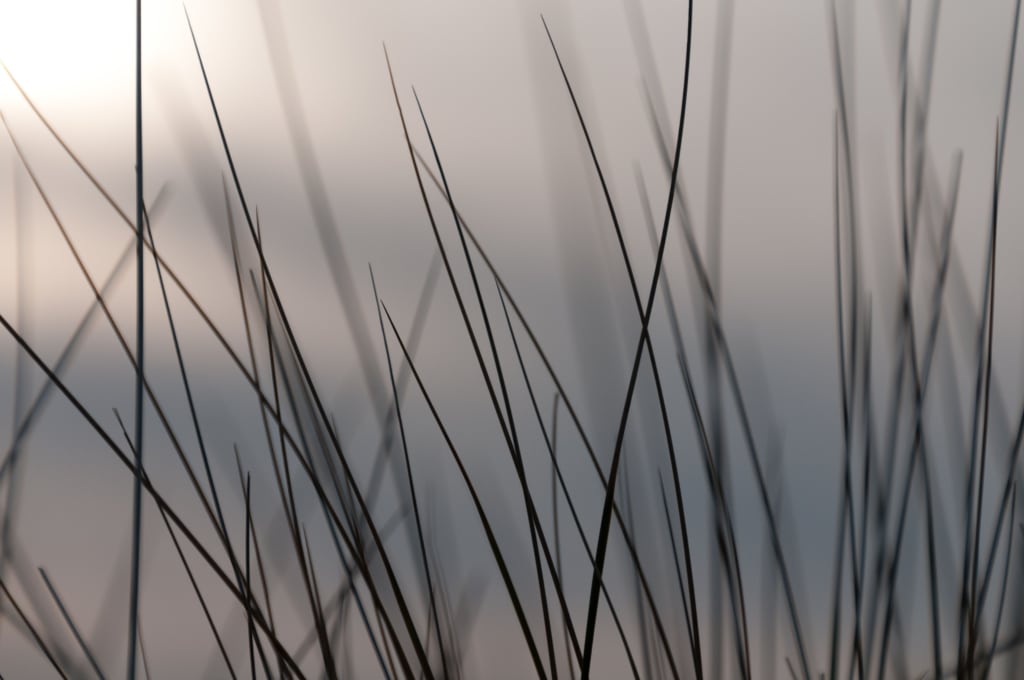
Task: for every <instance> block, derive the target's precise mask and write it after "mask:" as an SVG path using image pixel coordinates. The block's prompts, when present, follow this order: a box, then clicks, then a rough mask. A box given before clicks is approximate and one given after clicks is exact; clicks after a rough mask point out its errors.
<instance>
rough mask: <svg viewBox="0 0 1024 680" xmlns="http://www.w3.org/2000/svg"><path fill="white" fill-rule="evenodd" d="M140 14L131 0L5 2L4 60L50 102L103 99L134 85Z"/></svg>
mask: <svg viewBox="0 0 1024 680" xmlns="http://www.w3.org/2000/svg"><path fill="white" fill-rule="evenodd" d="M134 16H135V3H134V2H131V0H93V1H90V2H81V1H79V0H28V1H26V0H0V59H3V60H4V63H6V64H7V66H8V68H10V70H11V72H12V73H13V74H14V75H15V77H16V78H18V80H19V81H20V82H21V83H22V85H23V86H24V87H26V89H30V90H31V92H32V93H33V95H34V96H37V97H40V98H42V99H45V100H47V101H49V102H54V103H55V102H58V101H60V102H62V103H67V101H68V100H77V101H87V100H86V99H84V98H85V97H96V96H99V97H101V98H102V97H103V96H104V95H109V94H111V93H113V92H114V91H118V90H121V89H122V88H124V87H131V81H130V80H128V79H127V77H129V76H130V74H131V70H132V68H133V59H132V55H133V49H134ZM122 83H123V84H122ZM8 86H9V83H6V84H5V85H4V86H3V87H4V88H7V87H8ZM5 99H6V98H5Z"/></svg>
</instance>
